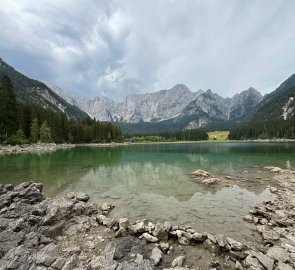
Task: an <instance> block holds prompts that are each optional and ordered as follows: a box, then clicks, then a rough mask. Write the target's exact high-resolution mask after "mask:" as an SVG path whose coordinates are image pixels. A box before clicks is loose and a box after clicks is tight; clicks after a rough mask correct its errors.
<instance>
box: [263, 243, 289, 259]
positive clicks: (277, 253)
mask: <svg viewBox="0 0 295 270" xmlns="http://www.w3.org/2000/svg"><path fill="white" fill-rule="evenodd" d="M266 255H267V256H268V257H270V258H272V259H274V260H276V261H280V262H287V261H289V260H290V256H289V253H288V251H286V250H285V249H283V248H281V247H278V246H273V247H270V248H269V249H268V251H267V253H266Z"/></svg>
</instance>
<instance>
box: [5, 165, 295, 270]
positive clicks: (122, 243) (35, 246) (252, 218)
mask: <svg viewBox="0 0 295 270" xmlns="http://www.w3.org/2000/svg"><path fill="white" fill-rule="evenodd" d="M265 170H267V171H268V172H269V174H270V175H271V176H273V177H274V178H275V179H277V181H278V185H279V187H278V188H274V187H273V188H271V191H272V192H274V193H276V194H277V199H276V200H275V201H273V202H264V203H263V204H261V205H259V206H257V207H255V208H254V209H253V210H251V211H250V213H249V215H247V216H246V217H245V221H246V222H249V223H250V225H251V226H253V229H256V230H257V232H258V233H259V234H260V235H261V236H260V235H259V234H257V238H258V239H257V240H258V242H260V244H259V245H258V246H255V247H250V246H247V245H245V244H243V243H240V242H238V241H236V240H234V239H232V238H231V237H230V236H226V235H222V234H218V233H217V234H209V233H206V232H197V231H195V230H194V229H193V228H191V227H189V226H175V225H173V224H171V223H169V222H164V223H159V222H153V221H149V220H139V221H136V222H129V220H128V219H127V218H125V217H120V218H111V217H109V213H110V212H111V210H112V208H113V205H111V204H109V203H104V204H102V205H97V204H93V203H90V202H88V199H89V197H88V195H87V194H85V193H69V194H67V195H66V196H64V197H56V198H53V199H50V198H46V197H45V196H44V194H43V193H42V188H43V186H42V184H40V183H34V182H25V183H22V184H20V185H18V186H16V187H13V186H12V185H10V184H0V269H1V270H2V269H3V270H4V269H7V270H8V269H11V270H12V269H52V270H53V269H63V270H67V269H105V270H106V269H118V270H119V269H120V270H121V269H179V270H181V269H187V270H188V269H212V270H213V269H218V270H220V269H239V270H242V269H252V270H258V269H261V270H263V269H267V270H289V269H295V227H294V224H295V222H294V221H295V210H294V206H295V197H294V193H295V186H294V185H295V174H294V172H292V171H289V170H288V171H287V170H281V169H280V168H275V167H268V168H265ZM194 254H201V256H203V258H205V260H206V263H205V264H201V263H200V261H201V260H199V259H198V258H196V256H194Z"/></svg>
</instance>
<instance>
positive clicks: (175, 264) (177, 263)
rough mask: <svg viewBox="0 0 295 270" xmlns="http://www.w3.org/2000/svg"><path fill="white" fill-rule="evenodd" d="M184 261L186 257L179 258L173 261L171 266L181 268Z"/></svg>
mask: <svg viewBox="0 0 295 270" xmlns="http://www.w3.org/2000/svg"><path fill="white" fill-rule="evenodd" d="M184 260H185V257H184V256H179V257H177V258H175V259H174V260H173V261H172V263H171V266H172V267H181V266H182V265H183V263H184Z"/></svg>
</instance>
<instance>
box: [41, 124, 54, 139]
mask: <svg viewBox="0 0 295 270" xmlns="http://www.w3.org/2000/svg"><path fill="white" fill-rule="evenodd" d="M40 141H41V142H47V143H48V142H51V141H52V138H51V129H50V127H49V126H48V125H47V121H44V122H43V123H42V125H41V127H40Z"/></svg>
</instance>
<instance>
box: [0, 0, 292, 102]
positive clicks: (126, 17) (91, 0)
mask: <svg viewBox="0 0 295 270" xmlns="http://www.w3.org/2000/svg"><path fill="white" fill-rule="evenodd" d="M294 10H295V1H294V0H289V1H288V0H281V1H279V0H272V1H270V0H248V1H245V0H224V1H222V0H216V1H214V0H210V1H207V0H203V1H197V0H174V1H173V0H121V1H119V0H118V1H116V0H105V1H102V0H101V1H100V0H75V1H73V0H62V1H61V0H47V1H44V0H37V1H36V0H9V1H5V5H4V4H3V3H2V6H1V9H0V27H1V28H0V29H1V30H0V57H1V58H3V60H4V61H6V62H8V63H9V64H10V65H12V66H13V67H15V68H16V69H17V70H19V71H21V72H22V73H24V74H26V75H28V76H30V77H33V78H34V79H38V80H41V81H44V82H51V83H54V84H56V85H58V86H60V87H62V88H63V89H65V90H67V91H70V92H71V93H73V94H75V95H82V96H88V97H94V96H102V95H105V96H108V97H111V98H113V99H115V100H121V99H122V98H123V97H124V96H126V95H127V94H129V93H143V92H154V91H157V90H160V89H169V88H171V87H172V86H173V85H175V84H177V83H183V84H186V85H187V86H188V87H189V88H190V89H191V90H192V91H196V90H199V89H203V90H206V89H209V88H210V89H212V91H213V92H217V93H218V94H220V95H222V96H232V95H233V94H235V93H236V92H240V91H242V90H245V89H248V88H249V87H250V86H253V87H255V88H256V89H258V90H260V91H261V92H262V93H267V92H270V91H272V90H274V88H275V87H277V86H278V85H279V84H280V83H281V82H282V81H283V80H285V79H286V78H287V77H289V76H290V75H291V74H293V73H295V30H294V26H295V16H294Z"/></svg>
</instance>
